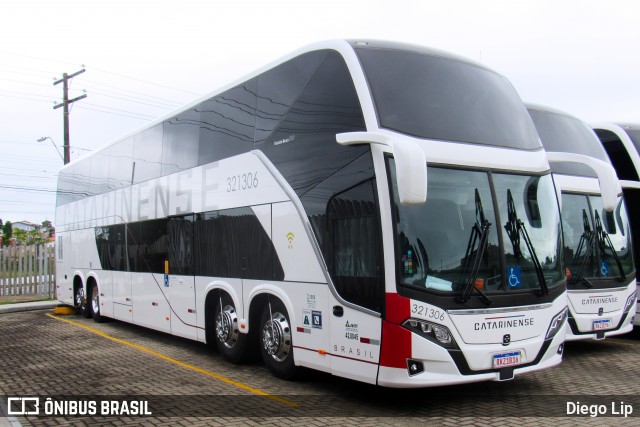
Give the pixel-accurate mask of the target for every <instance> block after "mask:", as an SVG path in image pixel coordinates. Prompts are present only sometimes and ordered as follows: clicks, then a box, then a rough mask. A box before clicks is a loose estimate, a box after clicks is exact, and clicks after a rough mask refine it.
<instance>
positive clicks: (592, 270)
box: [562, 194, 634, 287]
mask: <svg viewBox="0 0 640 427" xmlns="http://www.w3.org/2000/svg"><path fill="white" fill-rule="evenodd" d="M562 228H563V231H564V256H565V261H566V264H567V279H568V285H569V286H571V285H575V284H580V283H582V284H586V285H587V287H592V286H594V285H597V283H596V282H595V280H594V279H606V278H611V279H621V278H623V277H624V276H627V275H629V274H630V273H631V272H633V271H634V266H633V254H632V250H631V235H630V232H629V219H628V216H627V210H626V207H625V205H624V203H623V201H622V198H618V205H617V206H616V208H615V210H614V211H613V212H606V211H605V210H604V209H603V207H602V197H600V196H594V195H590V196H587V195H583V194H563V196H562ZM584 279H586V280H584Z"/></svg>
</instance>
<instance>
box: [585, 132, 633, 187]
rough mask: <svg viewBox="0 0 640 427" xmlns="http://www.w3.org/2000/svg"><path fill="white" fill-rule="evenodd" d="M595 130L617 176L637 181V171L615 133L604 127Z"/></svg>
mask: <svg viewBox="0 0 640 427" xmlns="http://www.w3.org/2000/svg"><path fill="white" fill-rule="evenodd" d="M595 132H596V135H598V138H600V141H601V142H602V146H603V147H604V149H605V151H606V152H607V154H608V155H609V158H610V159H611V163H612V164H613V167H614V168H615V169H616V174H617V175H618V178H619V179H624V180H628V181H638V180H639V179H638V172H637V171H636V168H635V166H634V165H633V161H632V160H631V157H629V153H628V152H627V149H626V148H625V147H624V144H623V143H622V141H621V140H620V138H618V136H617V135H616V134H615V133H613V132H611V131H608V130H605V129H596V130H595Z"/></svg>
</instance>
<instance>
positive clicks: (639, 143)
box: [621, 125, 640, 152]
mask: <svg viewBox="0 0 640 427" xmlns="http://www.w3.org/2000/svg"><path fill="white" fill-rule="evenodd" d="M621 126H622V128H623V129H624V131H625V132H626V133H627V135H629V138H631V142H633V145H634V146H635V147H636V150H637V151H638V152H640V129H637V126H627V125H621Z"/></svg>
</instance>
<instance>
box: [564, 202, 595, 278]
mask: <svg viewBox="0 0 640 427" xmlns="http://www.w3.org/2000/svg"><path fill="white" fill-rule="evenodd" d="M582 224H583V225H582V228H583V232H582V235H581V236H580V241H579V242H578V247H577V248H576V256H575V258H577V257H578V256H579V255H580V252H582V249H583V248H584V250H585V252H584V257H583V258H582V262H581V263H580V266H579V267H578V270H577V272H576V274H575V276H574V275H573V274H572V275H571V278H569V279H568V280H569V283H578V282H580V281H581V282H582V283H584V284H585V285H586V286H587V287H589V288H593V284H592V283H591V282H590V281H588V280H587V279H586V278H585V277H583V276H582V272H583V271H584V269H585V267H586V266H587V261H588V260H589V259H590V258H591V251H592V248H593V243H594V240H595V238H596V233H595V232H594V231H593V230H591V225H590V224H589V216H588V215H587V210H586V209H583V210H582Z"/></svg>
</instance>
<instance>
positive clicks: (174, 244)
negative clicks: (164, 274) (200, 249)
mask: <svg viewBox="0 0 640 427" xmlns="http://www.w3.org/2000/svg"><path fill="white" fill-rule="evenodd" d="M193 219H194V217H193V215H187V216H184V217H175V218H170V219H169V222H168V230H167V232H168V236H169V258H168V259H169V271H170V272H171V274H180V275H191V274H194V270H193V261H194V259H193V250H194V247H193V245H194V242H193Z"/></svg>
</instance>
